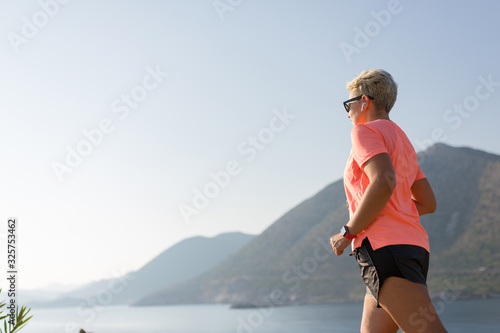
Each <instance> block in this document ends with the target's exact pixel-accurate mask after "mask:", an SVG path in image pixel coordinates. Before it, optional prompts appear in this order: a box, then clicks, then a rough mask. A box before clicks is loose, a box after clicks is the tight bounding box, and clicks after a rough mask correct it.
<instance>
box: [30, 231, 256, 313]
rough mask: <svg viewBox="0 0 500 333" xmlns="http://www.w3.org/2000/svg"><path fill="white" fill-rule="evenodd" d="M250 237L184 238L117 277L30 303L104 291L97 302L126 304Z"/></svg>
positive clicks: (71, 302) (80, 300) (70, 300)
mask: <svg viewBox="0 0 500 333" xmlns="http://www.w3.org/2000/svg"><path fill="white" fill-rule="evenodd" d="M254 237H255V236H253V235H248V234H244V233H240V232H232V233H224V234H220V235H218V236H215V237H211V238H207V237H202V236H197V237H193V238H188V239H185V240H183V241H181V242H179V243H177V244H175V245H173V246H172V247H170V248H168V249H166V250H165V251H163V252H162V253H161V254H160V255H158V256H157V257H155V258H154V259H152V260H151V261H150V262H148V263H147V264H145V265H144V266H143V267H142V268H140V269H139V270H137V271H135V272H129V273H127V274H126V275H125V276H123V277H121V278H117V279H105V280H100V281H97V282H92V283H89V284H87V285H85V286H83V287H81V288H78V289H76V290H73V291H71V292H69V293H66V294H63V295H62V296H61V297H59V298H58V299H56V300H53V301H51V302H47V303H42V302H36V303H35V302H33V303H32V304H31V305H32V306H34V307H43V306H55V307H60V306H78V305H79V304H86V303H87V301H86V300H88V299H90V298H96V297H99V295H102V294H104V293H107V294H109V295H111V298H110V297H108V296H107V297H104V296H101V297H102V298H103V299H106V304H101V305H113V304H129V303H132V302H133V301H135V300H136V299H139V298H141V297H144V296H146V295H148V294H149V293H152V292H155V291H157V290H162V289H165V288H167V287H170V286H173V285H175V284H177V283H180V282H183V281H186V280H189V279H192V278H194V277H196V276H197V275H199V274H201V273H203V272H204V271H206V270H208V269H209V268H211V267H213V266H214V265H216V264H218V263H219V262H221V261H222V260H223V259H225V258H226V257H227V256H229V255H231V254H232V253H234V252H236V251H237V250H239V249H240V248H241V247H242V246H244V245H245V244H247V243H248V242H249V241H250V240H251V239H253V238H254ZM108 299H109V302H108Z"/></svg>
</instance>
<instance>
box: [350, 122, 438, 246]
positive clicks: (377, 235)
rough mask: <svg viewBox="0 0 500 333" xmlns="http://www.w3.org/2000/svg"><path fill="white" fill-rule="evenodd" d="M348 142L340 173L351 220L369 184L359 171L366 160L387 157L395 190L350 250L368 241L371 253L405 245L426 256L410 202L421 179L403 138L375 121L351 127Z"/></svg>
mask: <svg viewBox="0 0 500 333" xmlns="http://www.w3.org/2000/svg"><path fill="white" fill-rule="evenodd" d="M351 141H352V150H351V155H350V156H349V159H348V161H347V165H346V168H345V171H344V188H345V192H346V195H347V202H348V203H349V215H350V216H351V217H352V215H353V214H354V212H355V211H356V208H357V207H358V205H359V202H360V201H361V198H362V197H363V194H364V192H365V190H366V187H367V186H368V184H369V183H370V180H369V179H368V176H367V175H366V174H365V173H364V171H363V167H364V164H365V163H366V162H367V161H368V160H369V159H370V158H372V157H373V156H375V155H377V154H381V153H388V154H389V156H390V157H391V160H392V164H393V166H394V171H395V174H396V187H395V189H394V192H393V193H392V196H391V198H390V199H389V202H388V203H387V205H386V206H385V207H384V209H383V210H382V212H380V214H379V215H378V216H377V217H376V218H375V219H374V220H373V221H372V222H371V223H370V225H369V226H368V227H367V228H366V229H365V230H363V231H362V232H360V233H359V234H358V235H356V238H354V240H353V242H352V249H353V250H354V249H356V248H358V247H360V246H361V242H362V241H363V239H365V237H368V238H369V239H370V243H371V245H372V247H373V249H374V250H376V249H378V248H381V247H384V246H387V245H397V244H407V245H417V246H420V247H423V248H424V249H426V250H427V251H428V252H430V249H429V240H428V237H427V233H426V232H425V230H424V228H423V227H422V225H421V224H420V219H419V215H418V211H417V207H416V206H415V204H414V202H413V200H412V199H411V186H412V185H413V183H414V182H415V181H416V180H419V179H422V178H425V175H424V173H423V172H422V169H420V166H419V165H418V160H417V154H416V153H415V149H414V148H413V146H412V144H411V143H410V140H409V139H408V137H407V136H406V134H405V133H404V132H403V130H402V129H401V128H399V126H398V125H396V124H395V123H393V122H392V121H390V120H387V119H378V120H375V121H371V122H368V123H364V124H357V125H355V126H354V128H353V129H352V132H351Z"/></svg>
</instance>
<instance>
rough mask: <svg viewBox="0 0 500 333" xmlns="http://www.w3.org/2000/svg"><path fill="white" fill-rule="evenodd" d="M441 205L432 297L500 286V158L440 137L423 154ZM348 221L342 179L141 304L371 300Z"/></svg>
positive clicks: (435, 227)
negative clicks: (347, 247) (346, 245)
mask: <svg viewBox="0 0 500 333" xmlns="http://www.w3.org/2000/svg"><path fill="white" fill-rule="evenodd" d="M418 156H419V162H420V165H421V167H422V170H423V171H424V173H425V174H426V176H427V178H428V179H429V181H430V183H431V184H432V186H433V188H434V191H435V194H436V198H437V202H438V208H437V210H436V212H435V213H434V214H431V215H426V216H423V217H422V218H421V223H422V225H423V226H424V227H425V228H426V230H427V232H428V234H429V240H430V244H431V263H430V271H429V279H428V286H429V290H430V292H431V294H432V295H443V294H444V295H448V294H447V293H450V292H452V293H453V294H452V295H455V296H461V297H466V296H475V295H490V294H499V293H500V283H499V282H500V242H499V240H500V239H499V238H500V233H499V231H500V225H499V223H498V222H499V220H500V156H498V155H493V154H489V153H486V152H482V151H478V150H474V149H470V148H456V147H450V146H448V145H445V144H436V145H434V146H432V147H431V148H429V149H428V150H426V151H424V152H422V153H419V154H418ZM347 220H348V212H347V209H346V198H345V192H344V188H343V182H342V180H338V181H336V182H334V183H332V184H330V185H328V186H327V187H325V188H324V189H323V190H321V191H320V192H319V193H317V194H316V195H315V196H313V197H312V198H310V199H307V200H305V201H304V202H302V203H300V204H299V205H297V206H296V207H294V208H292V209H291V210H290V211H288V212H287V213H286V214H284V215H283V216H282V217H280V218H279V219H278V220H277V221H276V222H274V223H273V224H272V225H271V226H270V227H269V228H268V229H267V230H265V231H264V232H263V233H262V234H261V235H259V236H258V237H256V238H255V239H253V240H252V241H251V242H249V243H248V244H247V245H246V246H244V247H243V248H242V249H241V250H240V251H238V252H236V253H235V254H233V255H232V256H230V257H228V258H227V259H225V260H224V261H223V262H221V263H220V264H218V265H217V266H215V267H214V268H212V269H210V270H209V271H207V272H206V273H204V274H202V275H201V276H199V277H197V278H195V279H193V280H191V281H188V282H185V283H182V284H179V285H176V286H174V287H171V288H167V289H165V290H162V291H161V292H156V293H154V294H151V295H149V296H147V297H145V298H142V299H140V300H139V301H137V302H135V303H134V305H138V306H141V305H160V304H180V303H233V304H248V305H250V304H263V305H270V304H271V305H280V304H297V303H315V302H331V301H339V300H352V299H361V298H362V297H363V295H364V293H365V287H364V284H363V282H362V280H361V277H360V273H359V268H358V266H357V263H356V261H355V259H354V257H352V256H349V255H347V252H348V251H346V253H344V255H342V256H340V257H337V256H335V255H334V254H333V251H332V250H331V248H330V245H329V238H330V236H331V235H333V234H336V233H338V230H339V229H340V228H341V226H342V225H344V224H345V223H346V222H347Z"/></svg>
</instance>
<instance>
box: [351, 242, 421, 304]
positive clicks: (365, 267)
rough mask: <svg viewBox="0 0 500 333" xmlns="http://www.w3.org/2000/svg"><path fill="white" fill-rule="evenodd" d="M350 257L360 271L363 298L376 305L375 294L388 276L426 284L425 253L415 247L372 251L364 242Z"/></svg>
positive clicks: (376, 298)
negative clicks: (364, 291) (364, 287)
mask: <svg viewBox="0 0 500 333" xmlns="http://www.w3.org/2000/svg"><path fill="white" fill-rule="evenodd" d="M354 255H355V256H356V260H357V261H358V265H359V268H360V269H361V277H362V278H363V280H364V282H365V285H366V291H367V294H369V295H371V296H373V298H375V301H376V302H377V307H379V308H380V305H379V303H378V294H379V291H380V288H382V284H383V283H384V281H385V279H387V278H388V277H391V276H396V277H400V278H403V279H407V280H409V281H412V282H416V283H422V284H424V285H425V284H426V281H427V271H428V270H429V252H427V250H426V249H424V248H422V247H420V246H415V245H388V246H384V247H381V248H380V249H377V250H376V251H374V250H373V248H372V246H371V244H370V241H369V240H368V238H365V239H364V240H363V242H362V243H361V247H358V248H357V249H355V250H354Z"/></svg>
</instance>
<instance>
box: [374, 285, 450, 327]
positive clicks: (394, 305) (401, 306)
mask: <svg viewBox="0 0 500 333" xmlns="http://www.w3.org/2000/svg"><path fill="white" fill-rule="evenodd" d="M379 303H380V305H381V306H382V307H383V308H384V309H385V310H386V311H387V313H389V315H390V316H391V317H392V318H393V319H394V321H395V322H396V323H397V325H398V326H399V327H400V328H401V329H402V330H403V331H404V332H405V333H413V332H415V333H422V332H426V333H434V332H439V333H442V332H447V331H446V329H445V328H444V326H443V323H442V322H441V320H440V319H439V316H438V314H437V313H436V309H434V306H433V305H432V302H431V298H430V296H429V292H428V291H427V287H426V286H425V285H424V284H421V283H415V282H411V281H408V280H406V279H402V278H398V277H389V278H387V280H385V282H384V284H383V285H382V288H381V289H380V292H379Z"/></svg>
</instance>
